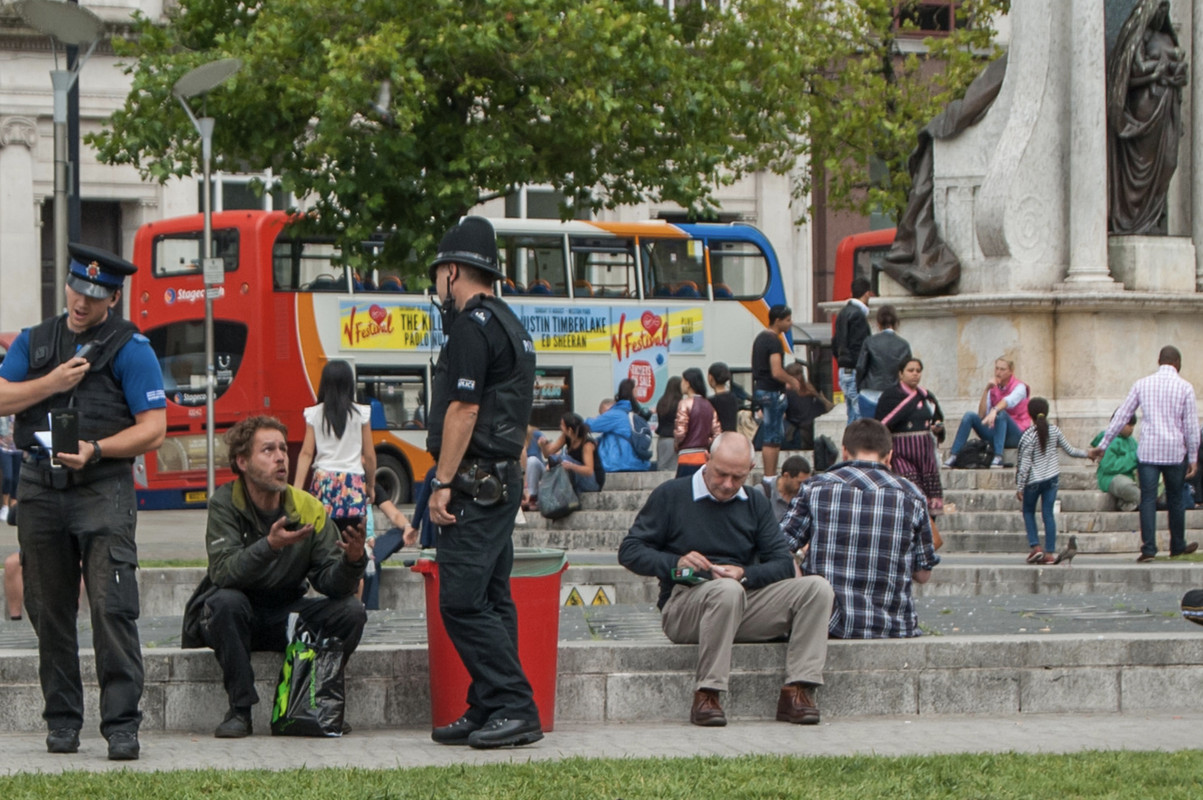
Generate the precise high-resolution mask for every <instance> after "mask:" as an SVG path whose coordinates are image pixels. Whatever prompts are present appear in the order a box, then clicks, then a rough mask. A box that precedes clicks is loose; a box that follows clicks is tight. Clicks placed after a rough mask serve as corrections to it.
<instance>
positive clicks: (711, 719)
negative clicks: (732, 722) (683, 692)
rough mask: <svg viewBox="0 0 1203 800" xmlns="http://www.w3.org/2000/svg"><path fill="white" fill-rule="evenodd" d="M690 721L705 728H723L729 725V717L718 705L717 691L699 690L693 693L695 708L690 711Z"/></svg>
mask: <svg viewBox="0 0 1203 800" xmlns="http://www.w3.org/2000/svg"><path fill="white" fill-rule="evenodd" d="M689 721H690V722H692V723H693V724H694V725H701V726H702V727H705V728H721V727H722V726H724V725H726V724H727V715H726V714H724V713H723V707H722V706H720V705H719V704H718V691H717V690H716V689H698V690H697V691H696V692H694V693H693V708H691V709H689Z"/></svg>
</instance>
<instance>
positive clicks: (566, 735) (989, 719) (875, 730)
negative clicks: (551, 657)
mask: <svg viewBox="0 0 1203 800" xmlns="http://www.w3.org/2000/svg"><path fill="white" fill-rule="evenodd" d="M1200 726H1203V713H1184V714H1147V715H1146V714H1031V715H1029V714H1025V715H1023V716H1016V715H981V716H951V715H945V716H934V717H923V716H878V717H845V718H840V719H838V720H834V721H830V722H827V721H825V722H823V723H822V724H820V725H816V726H797V725H787V724H784V723H780V722H770V721H747V722H733V723H731V724H730V725H728V726H727V727H725V728H706V729H701V728H696V727H693V726H690V725H689V724H688V723H686V722H670V723H665V722H656V723H625V724H595V723H557V725H556V729H555V731H553V732H552V733H549V734H548V735H547V736H546V738H544V739H543V740H542V741H541V742H539V743H537V744H535V745H532V746H530V747H520V748H516V749H512V750H491V751H490V750H472V749H471V748H467V747H444V746H440V745H437V744H435V743H433V742H432V741H430V735H429V731H428V730H427V729H424V728H401V729H391V730H375V731H365V732H363V733H360V732H354V733H352V734H351V735H350V736H345V737H343V738H341V739H303V738H298V737H272V736H266V735H260V734H256V735H254V736H251V737H249V738H246V739H237V740H221V739H213V738H211V737H209V736H203V735H197V734H190V733H178V732H163V733H160V732H155V733H145V734H143V736H142V737H141V742H142V758H141V759H140V760H138V761H128V762H112V761H108V760H107V759H106V758H105V744H104V741H103V740H102V739H101V738H100V735H99V734H98V733H96V732H95V731H84V733H83V735H82V736H81V742H80V752H79V753H76V754H73V755H50V754H48V753H47V752H46V748H45V744H44V742H43V738H44V737H43V735H42V734H0V774H6V775H14V774H19V773H60V772H65V771H68V770H80V771H85V772H111V771H116V770H129V771H132V772H172V771H179V770H208V769H272V770H281V771H283V770H301V769H320V768H327V767H338V768H342V767H359V768H363V769H387V768H395V767H428V766H454V765H465V766H476V765H487V764H524V763H527V762H531V761H560V760H563V759H567V758H658V757H665V758H673V757H680V758H690V757H697V756H700V757H706V756H718V757H734V756H741V755H766V754H768V755H785V756H848V755H881V756H910V755H936V754H955V753H1008V752H1015V753H1033V754H1049V753H1075V752H1082V751H1114V750H1130V751H1161V752H1172V751H1176V750H1183V749H1188V748H1190V747H1192V746H1194V744H1195V743H1196V741H1197V739H1198V731H1199V729H1200Z"/></svg>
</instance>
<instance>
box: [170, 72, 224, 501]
mask: <svg viewBox="0 0 1203 800" xmlns="http://www.w3.org/2000/svg"><path fill="white" fill-rule="evenodd" d="M241 68H242V62H241V61H239V60H238V59H237V58H223V59H221V60H219V61H210V62H209V63H208V64H201V65H200V66H199V67H197V68H196V69H194V70H192V71H190V72H188V73H187V74H186V75H184V77H182V78H180V79H179V80H178V81H176V82H175V85H174V86H173V87H172V88H171V93H172V94H173V95H175V98H176V99H177V100H179V101H180V105H181V106H183V107H184V113H186V114H187V115H188V119H190V120H192V124H193V125H194V126H195V127H196V132H197V133H199V134H200V137H201V161H202V163H203V170H204V181H205V186H204V195H203V197H204V212H205V233H204V242H203V245H202V250H201V273H202V275H203V276H204V277H203V280H204V284H205V448H206V455H207V459H206V460H207V461H208V493H207V494H206V495H205V499H206V500H209V499H211V498H212V497H213V491H214V490H215V489H216V488H217V487H216V485H215V484H216V469H215V467H214V464H213V451H214V442H213V395H214V391H215V389H216V386H217V366H216V364H215V363H214V358H213V349H214V346H213V292H214V288H213V287H215V286H218V285H220V284H222V283H224V282H225V266H224V263H223V260H222V259H219V258H214V257H213V186H212V180H211V178H210V172H209V167H210V161H211V158H212V151H213V123H214V119H213V117H209V116H203V117H200V118H199V119H198V118H197V116H196V114H194V113H192V109H191V108H190V107H189V106H188V98H190V97H196V96H198V95H204V94H206V93H207V92H209V91H210V90H211V89H215V88H216V87H218V86H220V85H221V84H222V83H224V82H225V81H226V80H227V79H228V78H229V77H230V76H232V75H233V74H234V73H235V72H237V71H238V70H239V69H241ZM202 113H203V111H202Z"/></svg>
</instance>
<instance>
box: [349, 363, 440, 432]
mask: <svg viewBox="0 0 1203 800" xmlns="http://www.w3.org/2000/svg"><path fill="white" fill-rule="evenodd" d="M356 371H357V373H358V386H359V396H360V397H361V398H362V399H363V402H365V403H369V404H370V405H371V406H372V429H373V430H390V431H399V430H413V429H417V428H425V427H426V378H425V374H424V372H423V371H422V370H419V369H410V370H400V369H387V368H383V369H382V368H377V367H368V366H363V365H360V366H359V367H358V368H357V370H356ZM381 415H383V417H384V418H383V420H381V419H380V417H381Z"/></svg>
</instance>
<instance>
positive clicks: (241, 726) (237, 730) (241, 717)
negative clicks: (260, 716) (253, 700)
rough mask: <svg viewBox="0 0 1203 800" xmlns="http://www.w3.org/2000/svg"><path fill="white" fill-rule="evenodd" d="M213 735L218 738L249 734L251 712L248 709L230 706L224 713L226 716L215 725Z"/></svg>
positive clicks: (238, 736) (240, 736) (237, 737)
mask: <svg viewBox="0 0 1203 800" xmlns="http://www.w3.org/2000/svg"><path fill="white" fill-rule="evenodd" d="M213 735H214V736H215V737H217V738H218V739H241V738H243V737H244V736H250V735H251V712H250V709H247V710H240V709H237V708H231V709H230V710H229V711H228V712H227V713H226V718H225V719H223V720H222V721H221V724H220V725H218V726H217V730H215V731H213Z"/></svg>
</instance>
